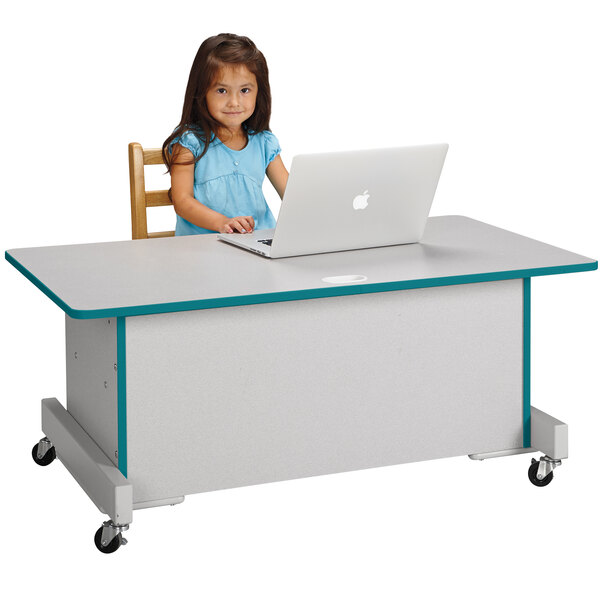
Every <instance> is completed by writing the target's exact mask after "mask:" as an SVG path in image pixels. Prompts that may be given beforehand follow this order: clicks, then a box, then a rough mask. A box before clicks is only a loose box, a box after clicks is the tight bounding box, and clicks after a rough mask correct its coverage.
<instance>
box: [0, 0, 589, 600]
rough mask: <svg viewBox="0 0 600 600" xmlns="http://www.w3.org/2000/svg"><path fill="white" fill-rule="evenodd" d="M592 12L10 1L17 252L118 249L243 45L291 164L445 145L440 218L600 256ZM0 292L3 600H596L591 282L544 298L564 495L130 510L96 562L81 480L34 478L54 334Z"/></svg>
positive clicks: (5, 174) (444, 477) (46, 308)
mask: <svg viewBox="0 0 600 600" xmlns="http://www.w3.org/2000/svg"><path fill="white" fill-rule="evenodd" d="M594 4H595V3H594V2H591V1H590V2H585V1H581V0H571V1H570V2H557V1H553V0H543V1H537V0H535V1H530V0H519V1H513V0H503V1H501V2H500V1H499V2H491V1H482V0H479V1H475V0H473V1H468V0H454V1H451V2H449V1H443V0H419V1H416V0H415V1H413V2H409V1H404V0H399V1H397V2H395V3H393V4H392V3H390V2H379V1H376V0H371V1H370V2H360V3H359V2H351V1H350V2H348V1H346V2H324V1H321V2H307V1H303V2H294V3H290V4H289V5H288V4H286V3H283V2H277V3H275V2H266V1H257V2H248V1H247V2H243V3H240V2H235V1H234V0H229V1H228V2H219V3H217V2H213V3H210V4H208V3H206V2H201V1H195V2H184V1H173V0H172V1H171V2H152V1H148V0H146V1H145V2H127V1H125V0H121V1H120V2H113V1H104V2H102V3H100V2H98V3H95V4H92V3H86V2H64V1H53V2H41V1H40V2H35V1H30V2H27V1H24V2H20V3H16V2H12V3H10V5H9V7H8V8H5V9H4V10H3V17H2V24H1V25H0V27H1V32H0V45H1V56H2V59H1V60H2V75H1V77H2V89H3V92H2V98H1V100H0V102H1V104H2V110H1V111H0V118H1V120H2V129H1V131H2V149H1V150H0V152H1V153H2V163H1V164H2V170H1V189H2V212H1V214H2V217H1V222H0V228H1V229H0V238H1V242H2V243H1V247H2V249H3V250H5V249H10V248H15V247H25V246H43V245H53V244H71V243H82V242H96V241H107V240H121V239H127V238H128V237H129V236H130V212H129V211H130V209H129V181H128V166H127V143H128V142H131V141H138V142H140V143H142V145H144V146H149V147H152V146H159V145H161V144H162V141H163V140H164V139H165V138H166V137H167V135H168V134H169V133H170V131H171V130H172V129H173V127H174V126H175V125H176V124H177V122H178V121H179V118H180V114H181V107H182V102H183V95H184V91H185V86H186V83H187V77H188V73H189V69H190V67H191V64H192V60H193V58H194V56H195V53H196V51H197V48H198V46H199V44H200V43H201V42H202V40H204V39H205V38H206V37H208V36H209V35H214V34H216V33H219V32H222V31H226V32H234V33H240V34H245V35H248V36H250V37H251V38H252V39H253V40H254V41H255V42H256V44H257V45H258V46H259V48H261V49H262V51H263V52H264V54H265V56H266V57H267V60H268V62H269V67H270V72H271V85H272V94H273V114H272V121H271V126H272V129H273V131H274V132H275V134H276V135H277V136H278V138H279V140H280V142H281V144H282V147H283V158H284V161H285V163H286V164H287V165H288V166H289V164H290V162H291V158H292V157H293V155H295V154H298V153H301V152H311V151H327V150H337V149H356V148H369V147H380V146H392V145H404V144H411V143H427V142H438V141H444V142H448V143H449V144H450V151H449V154H448V158H447V161H446V165H445V168H444V172H443V174H442V179H441V182H440V186H439V188H438V194H437V196H436V199H435V201H434V206H433V211H432V212H433V214H464V215H468V216H470V217H474V218H476V219H480V220H482V221H486V222H489V223H492V224H495V225H498V226H500V227H504V228H506V229H510V230H513V231H516V232H518V233H522V234H524V235H527V236H529V237H533V238H536V239H540V240H543V241H545V242H548V243H551V244H554V245H557V246H560V247H563V248H566V249H569V250H571V251H573V252H577V253H580V254H583V255H586V256H590V257H594V258H598V256H600V242H599V235H598V228H599V217H600V211H599V199H600V184H599V177H598V173H599V164H600V145H599V140H600V121H599V110H598V107H599V106H600V93H599V89H598V56H599V55H600V38H599V36H598V27H599V25H600V23H599V20H598V18H597V17H596V16H595V12H594ZM392 6H394V7H395V8H394V9H393V11H392V10H391V7H392ZM160 172H161V168H160V167H158V171H157V173H156V175H153V177H155V178H156V185H157V187H167V186H168V183H166V182H165V183H161V182H160V179H161V177H162V176H161V175H160ZM268 185H269V184H268V182H266V186H265V192H266V193H267V195H268V199H269V201H270V202H272V203H273V205H274V206H276V203H277V199H276V197H275V196H274V192H273V191H272V190H268V189H267V186H268ZM161 219H163V220H164V221H166V226H167V227H171V226H172V224H173V223H172V216H171V215H170V214H167V215H166V216H161ZM160 227H161V224H159V225H158V228H160ZM0 276H1V278H2V284H1V285H2V290H3V293H2V300H1V302H2V311H1V312H2V342H3V343H2V345H1V349H2V350H1V351H2V361H1V363H0V364H1V368H2V383H3V390H4V393H3V417H4V418H3V425H4V426H3V427H2V431H3V465H2V473H3V476H2V481H3V491H2V493H1V494H0V498H1V503H2V504H1V513H2V533H3V536H2V537H3V549H4V550H5V551H8V552H7V553H6V554H5V557H4V558H3V559H2V570H3V572H4V574H3V576H2V584H1V586H2V588H3V589H5V590H6V589H7V588H11V587H12V588H13V589H14V590H19V591H18V592H16V591H15V592H13V595H16V596H18V597H35V596H37V597H44V598H48V599H54V598H76V597H82V596H85V597H87V598H106V597H114V596H115V595H117V594H118V595H119V596H122V597H130V598H132V597H141V595H142V594H143V596H144V597H146V598H160V597H167V595H168V596H169V597H179V598H188V597H206V598H211V599H220V598H261V599H264V598H278V599H279V598H286V599H287V598H319V599H320V598H327V599H330V598H371V597H373V598H398V597H401V596H404V597H407V598H411V599H414V598H429V597H450V598H452V597H461V598H486V599H495V598H507V597H512V598H519V597H544V598H563V597H565V596H567V595H569V596H571V597H575V598H592V597H598V583H597V575H596V574H595V573H596V570H597V566H598V560H599V550H598V548H599V542H598V540H599V539H600V535H599V534H600V526H599V524H598V516H597V515H598V506H599V505H600V494H599V486H598V483H597V481H598V477H599V474H598V463H597V460H594V458H595V455H597V452H598V424H599V422H600V421H599V420H600V409H599V406H598V405H599V399H600V398H599V394H598V376H597V371H598V334H599V333H600V332H599V327H598V309H597V305H598V297H599V296H598V291H599V278H598V274H597V273H579V274H571V275H561V276H556V277H540V278H536V279H534V280H533V283H532V306H533V324H532V402H533V404H534V405H535V406H537V407H538V408H541V409H542V410H545V411H546V412H549V413H550V414H552V415H554V416H556V417H558V418H560V419H562V420H564V421H566V422H567V423H568V424H569V427H570V438H571V439H570V458H569V460H567V461H565V464H564V466H563V467H561V468H560V469H559V470H558V471H557V473H556V476H555V479H554V481H553V483H552V484H551V485H550V486H549V487H547V488H535V487H534V486H532V485H531V484H530V483H529V481H528V480H527V474H526V471H527V467H528V465H529V461H530V455H525V456H517V457H509V458H504V459H497V460H494V461H485V462H481V463H480V462H473V461H470V460H468V459H467V458H466V457H460V458H454V459H446V460H440V461H433V462H427V463H417V464H411V465H401V466H398V467H389V468H383V469H374V470H370V471H362V472H355V473H348V474H340V475H333V476H328V477H319V478H312V479H305V480H297V481H290V482H283V483H276V484H270V485H263V486H255V487H250V488H242V489H235V490H228V491H222V492H214V493H208V494H203V495H195V496H190V497H188V498H186V501H185V502H184V503H183V504H182V505H180V506H178V507H174V508H171V507H166V508H158V509H154V510H147V511H139V512H136V513H135V516H134V519H135V520H134V523H133V525H132V527H131V529H130V532H129V534H128V535H127V537H128V538H129V540H130V544H129V545H128V546H126V547H124V548H122V549H120V550H119V551H118V552H117V553H116V554H113V555H102V554H100V553H99V552H98V551H97V550H96V548H95V547H94V544H93V541H92V538H93V534H94V532H95V531H96V529H97V528H98V527H99V526H100V524H101V521H102V520H103V515H101V514H100V513H99V512H98V511H97V510H96V508H95V507H94V506H93V504H92V503H91V501H89V499H88V498H87V497H86V496H85V494H84V493H83V492H82V491H81V490H80V489H79V487H78V486H77V484H76V483H75V482H74V480H73V479H72V478H71V477H70V475H69V474H68V473H67V472H66V470H65V469H64V467H63V466H62V465H61V464H60V463H58V462H56V463H54V464H53V465H52V466H51V467H48V468H46V469H42V468H40V467H38V466H36V465H35V464H34V463H33V461H32V460H31V456H30V451H31V447H32V446H33V444H34V443H35V442H36V441H37V440H38V439H39V438H40V437H41V436H42V434H41V431H40V428H39V421H40V416H39V413H40V408H39V400H40V399H41V398H43V397H48V396H56V397H57V398H59V399H60V400H61V401H62V402H64V401H65V376H64V324H63V314H62V311H61V310H60V309H59V308H58V307H56V306H55V305H54V304H53V303H51V302H49V301H48V299H47V298H46V297H44V296H43V295H42V294H41V293H40V292H39V291H38V290H37V289H36V288H34V286H32V285H31V284H30V283H29V282H27V281H26V280H25V279H24V278H23V277H22V276H21V275H20V274H18V273H17V271H16V270H14V269H13V268H12V267H11V266H10V265H9V264H8V263H6V262H5V263H4V266H3V268H2V269H1V270H0Z"/></svg>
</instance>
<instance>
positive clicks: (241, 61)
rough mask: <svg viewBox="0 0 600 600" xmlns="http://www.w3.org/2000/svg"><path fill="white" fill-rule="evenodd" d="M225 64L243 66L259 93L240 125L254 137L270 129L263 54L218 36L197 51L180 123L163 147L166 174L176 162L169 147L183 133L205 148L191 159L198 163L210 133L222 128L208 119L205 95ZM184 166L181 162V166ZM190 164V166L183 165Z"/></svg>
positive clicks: (246, 41) (239, 39) (240, 39)
mask: <svg viewBox="0 0 600 600" xmlns="http://www.w3.org/2000/svg"><path fill="white" fill-rule="evenodd" d="M225 65H244V66H245V67H246V68H247V69H248V70H249V71H250V72H251V73H253V74H254V76H255V77H256V83H257V84H258V93H257V97H256V108H255V109H254V113H252V116H251V117H250V118H248V119H246V121H244V123H243V127H244V129H245V130H246V133H247V134H249V135H253V134H255V133H259V132H261V131H265V130H269V120H270V118H271V88H270V86H269V69H268V68H267V61H266V60H265V57H264V56H263V53H262V52H261V51H260V50H259V49H258V48H257V47H256V46H255V44H254V42H253V41H252V40H251V39H250V38H247V37H244V36H240V35H235V34H233V33H220V34H219V35H214V36H212V37H209V38H208V39H206V40H204V42H202V45H201V46H200V48H199V49H198V53H197V54H196V58H195V59H194V63H193V64H192V70H191V71H190V77H189V80H188V84H187V88H186V90H185V99H184V101H183V111H182V113H181V121H180V122H179V125H177V127H176V128H175V130H174V131H173V133H172V134H171V135H170V136H169V137H168V138H167V139H166V140H165V142H164V144H163V146H162V156H163V161H164V163H165V165H166V166H167V171H170V170H171V165H172V164H174V163H177V162H178V161H177V154H178V152H177V151H176V150H174V151H173V153H172V154H171V153H170V152H169V145H170V144H171V142H172V141H173V140H174V139H175V138H176V137H179V136H181V135H183V133H184V132H186V131H193V132H194V133H195V134H196V136H197V137H198V139H199V140H200V141H201V142H202V143H203V144H204V148H203V150H202V152H201V154H200V156H198V158H196V159H195V160H194V162H197V161H198V160H200V159H201V158H202V157H203V156H204V155H205V154H206V152H207V150H208V145H209V144H210V141H211V139H212V135H213V133H214V134H215V135H216V133H217V131H218V130H219V128H220V127H221V126H220V124H219V123H218V122H217V121H216V120H215V119H213V118H212V117H211V116H210V113H209V112H208V107H207V105H206V94H207V92H208V90H209V88H210V86H211V84H212V83H213V81H214V80H215V77H216V76H217V73H218V71H219V69H220V68H222V67H223V66H225ZM181 164H184V163H181ZM186 164H191V163H186Z"/></svg>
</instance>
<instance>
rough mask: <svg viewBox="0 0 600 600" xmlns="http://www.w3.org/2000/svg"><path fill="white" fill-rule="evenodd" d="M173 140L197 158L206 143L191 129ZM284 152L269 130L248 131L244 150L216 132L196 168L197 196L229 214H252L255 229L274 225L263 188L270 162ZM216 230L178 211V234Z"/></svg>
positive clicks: (223, 212)
mask: <svg viewBox="0 0 600 600" xmlns="http://www.w3.org/2000/svg"><path fill="white" fill-rule="evenodd" d="M172 144H180V145H181V146H183V147H184V148H187V149H188V150H189V151H190V152H191V153H192V154H193V155H194V158H198V156H200V154H201V152H202V150H203V148H204V143H203V142H202V141H201V140H199V139H198V137H196V135H195V134H194V133H193V132H192V131H186V132H185V133H184V134H183V135H182V136H181V137H177V138H175V139H174V140H173V142H172V143H171V146H172ZM280 152H281V148H280V147H279V142H278V141H277V138H276V137H275V136H274V135H273V134H272V133H271V132H270V131H261V132H260V133H257V134H254V135H248V143H247V144H246V147H245V148H244V149H242V150H232V149H231V148H228V147H227V146H226V145H225V144H224V143H223V142H221V140H219V138H217V137H216V136H214V135H213V138H212V141H211V143H210V144H209V146H208V151H207V152H206V154H205V155H204V156H203V157H202V158H201V159H200V160H199V161H198V162H197V163H196V166H195V168H194V198H195V199H196V200H198V201H199V202H201V203H202V204H204V205H205V206H208V207H209V208H212V209H213V210H216V211H217V212H219V213H221V214H222V215H225V216H227V217H231V218H233V217H240V216H251V217H253V218H254V228H255V229H271V228H273V227H275V224H276V221H275V217H273V213H272V212H271V209H270V208H269V206H268V204H267V201H266V200H265V197H264V195H263V192H262V184H263V181H264V179H265V171H266V169H267V165H268V164H269V163H270V162H271V161H272V160H273V159H274V158H275V157H276V156H277V155H278V154H279V153H280ZM196 233H214V231H211V230H210V229H204V228H202V227H197V226H196V225H193V224H192V223H190V222H189V221H186V220H185V219H184V218H183V217H180V216H179V215H177V225H176V227H175V235H192V234H196Z"/></svg>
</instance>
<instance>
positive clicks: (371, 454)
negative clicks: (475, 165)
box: [6, 216, 598, 553]
mask: <svg viewBox="0 0 600 600" xmlns="http://www.w3.org/2000/svg"><path fill="white" fill-rule="evenodd" d="M6 258H7V260H8V261H9V262H10V263H11V264H12V265H13V266H15V267H16V268H17V269H18V270H19V271H20V272H21V273H22V274H23V275H25V276H26V277H27V278H28V279H29V280H30V281H32V282H33V283H34V284H35V285H36V286H37V287H38V288H39V289H41V290H42V291H43V292H44V293H45V294H46V295H47V296H48V297H49V298H50V299H52V300H53V301H54V302H55V303H56V304H57V305H58V306H60V307H61V308H62V309H63V310H64V311H65V313H66V317H65V320H66V370H67V398H66V409H65V408H64V407H63V405H62V404H60V403H59V401H58V400H57V399H56V398H46V399H44V400H42V430H43V432H44V434H45V435H46V437H45V438H44V439H43V440H41V441H40V443H39V444H37V445H36V446H35V447H34V449H33V455H34V460H36V462H38V463H39V464H43V465H45V464H49V463H50V462H51V461H52V459H53V458H54V457H55V456H58V458H59V459H60V460H61V462H62V463H63V464H64V465H65V467H66V468H67V469H68V470H69V471H70V472H71V474H72V475H73V477H75V479H76V480H77V481H78V483H79V484H80V485H81V487H82V488H83V489H84V490H85V491H86V492H87V494H88V495H89V497H90V498H91V499H92V500H93V501H94V503H95V504H96V506H97V507H98V508H99V509H100V511H101V512H103V513H106V514H107V515H108V516H109V517H110V520H109V521H106V522H105V523H104V524H103V525H102V527H101V528H100V529H99V530H98V531H97V532H96V537H95V540H96V545H97V546H98V548H99V549H100V550H101V551H102V552H106V553H108V552H112V551H114V550H116V549H117V548H118V547H119V546H120V545H121V544H122V543H124V541H125V540H124V539H123V538H122V535H121V534H122V532H123V531H124V530H126V529H127V528H128V526H129V524H130V523H131V522H132V511H133V509H137V508H146V507H151V506H159V505H164V504H176V503H178V502H181V501H182V500H183V498H184V496H185V495H187V494H193V493H197V492H206V491H210V490H218V489H224V488H231V487H236V486H245V485H253V484H259V483H266V482H272V481H280V480H286V479H293V478H299V477H307V476H312V475H323V474H327V473H336V472H343V471H350V470H355V469H365V468H370V467H379V466H384V465H394V464H400V463H408V462H414V461H420V460H429V459H435V458H443V457H451V456H458V455H469V456H470V457H471V458H476V459H483V458H487V457H492V456H502V455H506V454H516V453H521V452H534V451H540V452H542V453H544V454H545V455H546V456H544V457H543V458H542V459H541V460H540V461H535V460H533V461H532V463H533V464H532V465H531V466H530V468H529V478H530V480H531V481H532V483H534V484H535V485H546V484H547V483H549V481H550V480H551V479H552V476H553V470H554V469H555V468H556V466H558V465H559V464H560V460H561V459H564V458H566V457H567V426H566V424H564V423H562V422H560V421H558V420H556V419H554V418H553V417H551V416H549V415H547V414H545V413H543V412H542V411H540V410H538V409H536V408H534V407H532V406H531V405H530V357H529V351H530V314H531V313H530V310H531V308H530V285H531V277H535V276H538V275H550V274H558V273H571V272H576V271H591V270H594V269H597V267H598V263H597V261H595V260H593V259H590V258H586V257H584V256H580V255H577V254H573V253H571V252H567V251H565V250H561V249H559V248H555V247H553V246H549V245H547V244H543V243H541V242H538V241H535V240H532V239H529V238H526V237H523V236H520V235H517V234H514V233H511V232H508V231H505V230H502V229H499V228H496V227H492V226H490V225H487V224H485V223H481V222H478V221H475V220H472V219H469V218H466V217H460V216H445V217H433V218H430V219H429V220H428V224H427V227H426V231H425V235H424V237H423V240H422V242H421V243H419V244H410V245H405V246H390V247H384V248H372V249H368V250H355V251H348V252H337V253H329V254H320V255H313V256H303V257H295V258H286V259H277V260H269V259H265V258H262V257H259V256H256V255H253V254H251V253H249V252H246V251H244V250H240V249H238V248H234V247H232V246H229V245H227V244H225V243H223V242H220V241H218V240H216V236H215V235H204V236H189V237H176V238H163V239H153V240H135V241H125V242H110V243H102V244H84V245H72V246H54V247H45V248H25V249H18V250H10V251H7V252H6Z"/></svg>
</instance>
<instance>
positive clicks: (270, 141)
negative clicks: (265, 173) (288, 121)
mask: <svg viewBox="0 0 600 600" xmlns="http://www.w3.org/2000/svg"><path fill="white" fill-rule="evenodd" d="M263 139H264V143H265V165H268V164H269V163H270V162H271V161H272V160H273V159H274V158H275V157H276V156H277V155H278V154H279V153H280V152H281V147H280V146H279V140H278V139H277V138H276V137H275V136H274V135H273V134H272V133H271V132H270V131H263Z"/></svg>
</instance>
